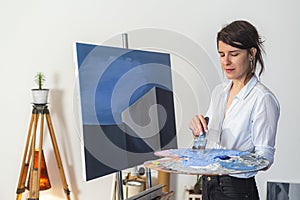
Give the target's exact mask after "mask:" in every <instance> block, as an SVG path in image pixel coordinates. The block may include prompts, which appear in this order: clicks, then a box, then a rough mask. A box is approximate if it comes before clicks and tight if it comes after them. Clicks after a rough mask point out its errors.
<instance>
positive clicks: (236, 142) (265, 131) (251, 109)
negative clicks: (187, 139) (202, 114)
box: [206, 76, 280, 178]
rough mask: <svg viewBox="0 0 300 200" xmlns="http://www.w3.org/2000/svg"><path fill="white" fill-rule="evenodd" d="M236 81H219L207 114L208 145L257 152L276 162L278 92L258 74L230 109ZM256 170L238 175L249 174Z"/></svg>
mask: <svg viewBox="0 0 300 200" xmlns="http://www.w3.org/2000/svg"><path fill="white" fill-rule="evenodd" d="M231 85H232V81H230V82H229V83H228V84H227V85H224V84H221V85H218V86H217V87H216V88H215V89H214V91H213V93H212V98H211V103H210V106H209V109H208V112H207V114H206V116H207V117H209V125H208V128H209V129H208V133H207V139H208V143H207V147H208V148H224V149H234V150H241V151H249V152H254V153H257V154H259V155H261V156H263V157H265V158H266V159H268V161H269V162H270V164H269V166H270V165H271V164H272V163H273V160H274V152H275V148H274V146H275V137H276V131H277V124H278V119H279V113H280V107H279V103H278V101H277V99H276V97H275V96H274V94H273V93H272V92H271V91H270V90H269V89H268V88H267V87H266V86H264V85H263V84H262V83H261V82H260V81H259V80H258V79H257V77H256V76H253V77H252V78H251V79H250V81H249V82H248V83H247V84H246V85H245V86H244V87H243V88H242V90H241V91H240V92H239V93H238V94H237V95H236V97H235V98H234V100H233V101H232V103H231V105H230V107H229V108H228V110H227V112H226V113H225V110H226V103H227V99H228V95H229V90H230V87H231ZM255 174H256V173H246V174H239V175H234V176H236V177H241V178H248V177H251V176H254V175H255Z"/></svg>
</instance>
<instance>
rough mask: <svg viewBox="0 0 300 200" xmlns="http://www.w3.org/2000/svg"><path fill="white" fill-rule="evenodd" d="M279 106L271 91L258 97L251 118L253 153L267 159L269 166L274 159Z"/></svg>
mask: <svg viewBox="0 0 300 200" xmlns="http://www.w3.org/2000/svg"><path fill="white" fill-rule="evenodd" d="M279 115H280V106H279V103H278V101H277V99H276V98H275V96H274V95H273V94H272V93H266V94H265V95H263V96H262V97H261V99H258V101H257V104H256V106H255V110H254V114H253V118H252V134H253V135H252V140H253V141H252V142H253V144H254V146H255V153H257V154H258V155H261V156H263V157H265V158H266V159H268V161H269V162H270V163H269V166H271V165H272V163H273V161H274V153H275V139H276V132H277V124H278V120H279Z"/></svg>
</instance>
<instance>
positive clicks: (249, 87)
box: [224, 75, 258, 99]
mask: <svg viewBox="0 0 300 200" xmlns="http://www.w3.org/2000/svg"><path fill="white" fill-rule="evenodd" d="M257 82H258V78H257V76H256V75H254V76H252V78H251V79H250V81H248V83H247V84H246V85H245V86H244V87H243V88H242V89H241V91H240V92H239V93H238V94H237V95H236V98H239V99H245V98H246V97H247V95H248V94H249V93H250V91H251V90H252V89H253V88H254V86H255V85H256V84H257ZM231 85H232V81H231V80H230V81H229V83H228V84H227V85H226V86H225V88H224V92H225V93H226V94H228V92H229V90H230V88H231Z"/></svg>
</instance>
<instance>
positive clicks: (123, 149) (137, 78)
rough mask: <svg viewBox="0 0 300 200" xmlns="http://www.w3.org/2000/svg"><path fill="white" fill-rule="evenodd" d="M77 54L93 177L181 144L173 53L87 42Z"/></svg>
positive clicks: (90, 175)
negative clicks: (175, 103)
mask: <svg viewBox="0 0 300 200" xmlns="http://www.w3.org/2000/svg"><path fill="white" fill-rule="evenodd" d="M75 53H76V57H75V59H76V63H77V65H76V67H77V69H76V70H77V72H78V73H77V74H78V77H77V78H78V80H79V93H80V108H81V116H82V125H83V140H84V141H83V144H84V152H83V155H84V167H85V176H86V179H87V180H91V179H94V178H97V177H100V176H103V175H106V174H109V173H112V172H115V171H118V170H122V169H126V168H128V167H132V166H135V165H139V164H142V163H143V162H144V161H146V160H148V159H153V158H154V155H153V152H154V151H157V150H162V149H168V148H176V147H177V142H176V128H175V114H174V102H173V89H172V76H171V75H172V73H171V63H170V55H169V54H167V53H158V52H150V51H142V50H131V49H123V48H117V47H108V46H101V45H93V44H85V43H76V44H75ZM157 105H159V106H157ZM153 109H154V111H153ZM112 159H113V160H116V161H112Z"/></svg>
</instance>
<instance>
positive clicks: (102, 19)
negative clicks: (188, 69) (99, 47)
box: [0, 0, 300, 200]
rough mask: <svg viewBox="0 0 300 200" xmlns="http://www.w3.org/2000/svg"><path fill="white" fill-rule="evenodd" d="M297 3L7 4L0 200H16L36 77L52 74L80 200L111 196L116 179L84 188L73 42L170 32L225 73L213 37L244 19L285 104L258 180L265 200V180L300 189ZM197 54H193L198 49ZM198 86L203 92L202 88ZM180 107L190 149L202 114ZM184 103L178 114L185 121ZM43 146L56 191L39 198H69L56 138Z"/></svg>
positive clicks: (56, 112) (61, 134)
mask: <svg viewBox="0 0 300 200" xmlns="http://www.w3.org/2000/svg"><path fill="white" fill-rule="evenodd" d="M299 4H300V3H299V2H298V1H297V0H286V1H280V0H277V1H276V0H275V1H274V0H265V1H260V0H252V1H243V2H241V1H239V0H227V1H216V0H209V1H208V0H207V1H204V0H189V1H182V0H165V1H159V0H152V1H141V0H127V1H122V0H110V1H104V0H86V1H78V0H76V1H74V0H72V1H71V0H65V1H58V0H53V1H42V0H40V1H37V0H28V1H21V0H19V1H17V0H10V1H4V0H1V1H0V5H1V6H0V22H1V23H0V24H1V31H0V41H1V43H0V44H1V47H0V55H1V67H0V70H1V73H0V74H1V79H0V85H1V97H2V98H1V105H0V106H1V115H0V116H1V135H2V139H1V140H0V153H1V165H0V177H1V187H0V199H13V198H15V191H16V188H17V182H18V176H19V171H20V162H21V158H22V155H23V150H24V145H25V140H26V136H27V130H28V124H29V118H30V115H31V105H30V102H31V93H30V89H31V88H33V87H35V84H34V82H33V77H34V75H35V73H36V72H38V71H43V72H44V73H45V74H46V76H47V82H46V86H47V87H48V88H50V89H51V96H50V105H49V107H50V111H51V117H52V121H53V125H54V129H55V132H56V136H57V139H58V143H59V146H60V151H61V156H62V160H63V164H64V167H65V172H66V177H67V182H68V184H69V187H70V190H71V192H72V193H71V197H72V199H74V200H79V199H80V200H81V199H83V200H87V199H109V198H110V195H111V183H112V176H106V177H103V178H100V179H97V180H94V181H91V182H88V183H86V182H82V181H81V177H82V176H81V157H80V142H81V141H80V137H79V136H78V133H77V125H76V123H75V120H74V112H73V95H74V80H75V79H74V66H73V57H72V43H73V42H74V41H86V42H93V43H98V44H101V43H103V42H105V41H107V40H109V39H110V38H112V37H116V36H117V35H119V34H121V33H123V32H130V31H132V30H139V29H144V28H155V29H163V30H164V29H165V30H171V31H173V32H176V33H179V34H181V35H184V36H187V37H188V38H190V39H191V40H192V41H194V42H195V43H197V44H198V45H199V46H200V47H202V48H203V49H204V52H205V55H207V57H208V58H210V61H207V62H208V63H212V67H214V68H218V66H219V64H218V55H217V53H216V48H215V35H216V33H217V31H218V30H219V29H220V28H221V26H222V25H223V24H226V23H228V22H230V21H232V20H234V19H240V18H243V19H247V20H249V21H251V22H253V23H254V24H255V25H256V26H257V28H258V29H259V31H260V33H261V34H262V35H263V36H264V37H263V38H264V39H265V40H266V42H265V46H266V52H267V56H266V73H265V74H264V75H263V77H262V81H263V82H264V83H265V84H266V85H268V86H269V87H270V88H271V89H272V90H273V92H274V93H275V94H276V95H277V97H278V99H279V101H280V103H281V118H280V123H279V127H278V136H277V143H276V147H277V151H276V159H275V164H274V165H273V167H272V168H271V169H270V170H268V171H267V172H260V173H259V175H258V176H257V180H258V185H259V190H260V194H261V197H262V199H265V196H266V194H265V191H266V181H267V180H273V181H291V182H300V175H299V173H298V170H299V165H300V161H299V156H298V154H297V147H298V146H299V141H300V134H299V133H298V126H297V124H298V118H299V116H298V115H299V113H300V106H299V102H300V92H299V88H298V87H299V86H298V85H299V77H300V69H299V63H298V59H297V58H298V57H299V55H298V48H299V45H300V39H299V35H300V24H299V20H298V19H299V17H300V14H299V12H298V8H299V6H300V5H299ZM157 40H158V41H159V40H160V37H157ZM120 44H121V43H120ZM153 47H155V46H153ZM150 49H151V48H150ZM190 51H191V53H192V52H193V51H194V49H190ZM200 54H202V53H199V55H200ZM174 57H175V58H174V59H175V60H176V59H177V58H176V56H174ZM174 62H175V63H177V69H178V70H179V71H180V69H181V68H180V67H182V66H184V65H186V66H190V64H187V63H184V62H185V61H183V60H182V59H180V58H179V59H178V60H177V61H174ZM205 62H206V61H205ZM179 63H181V64H182V65H179ZM197 67H198V66H197ZM199 67H200V66H199ZM174 68H176V65H175V66H174ZM181 70H182V69H181ZM201 70H202V69H200V72H201ZM214 70H215V69H214ZM182 71H184V70H182ZM184 76H186V77H185V79H186V80H190V81H189V84H190V85H191V87H192V88H193V89H194V91H195V94H194V95H195V96H196V97H199V96H202V93H205V92H207V95H209V88H208V89H207V88H206V87H205V83H204V84H203V80H205V77H204V78H203V77H202V80H199V82H197V80H196V79H197V78H196V77H192V76H191V77H189V73H185V74H184ZM216 79H219V77H216ZM204 82H205V81H204ZM199 85H201V88H204V91H202V90H200V89H199ZM203 85H204V86H203ZM174 87H175V88H174V89H175V90H176V89H177V91H178V95H179V96H180V95H182V96H185V95H184V94H183V93H180V91H181V88H180V85H178V84H177V85H176V82H175V83H174ZM205 88H206V89H207V90H205ZM185 98H194V97H189V96H188V97H185ZM205 98H207V96H206V97H205ZM180 101H182V104H181V107H180V108H181V110H184V111H186V112H184V114H182V115H181V116H176V117H177V119H180V121H179V123H180V127H179V128H178V129H179V133H178V138H179V140H180V141H179V144H180V146H182V147H184V146H188V145H189V144H190V142H191V137H190V136H189V131H188V128H187V122H188V120H189V118H190V117H192V115H193V114H194V113H193V111H194V107H193V105H191V104H189V103H188V101H187V100H186V99H182V100H180ZM204 102H205V103H204V105H203V104H200V103H199V104H200V106H199V107H197V109H195V111H202V110H204V109H205V107H206V106H207V105H206V104H207V99H206V100H204ZM176 105H177V107H176V109H177V114H178V113H179V114H180V112H178V110H180V109H178V104H176ZM197 105H198V104H197ZM203 112H205V111H203ZM189 115H191V116H189ZM185 134H186V135H188V136H185ZM45 144H46V147H45V154H46V158H47V160H48V162H47V164H48V168H49V174H50V177H51V182H52V185H53V189H51V190H49V191H47V192H43V193H41V198H42V199H53V198H55V199H65V198H64V194H63V192H62V185H61V182H60V178H59V173H58V170H57V169H56V163H55V161H54V159H53V154H52V152H51V146H50V140H49V137H46V138H45ZM175 179H177V177H172V180H175ZM193 181H194V178H191V177H179V178H178V181H177V183H178V184H177V185H178V187H177V188H181V185H183V183H189V182H191V183H193ZM179 186H180V187H179ZM173 187H174V188H176V186H173ZM180 195H181V194H178V195H177V196H178V198H177V199H181V196H180ZM95 197H96V198H95Z"/></svg>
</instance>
